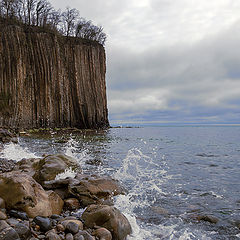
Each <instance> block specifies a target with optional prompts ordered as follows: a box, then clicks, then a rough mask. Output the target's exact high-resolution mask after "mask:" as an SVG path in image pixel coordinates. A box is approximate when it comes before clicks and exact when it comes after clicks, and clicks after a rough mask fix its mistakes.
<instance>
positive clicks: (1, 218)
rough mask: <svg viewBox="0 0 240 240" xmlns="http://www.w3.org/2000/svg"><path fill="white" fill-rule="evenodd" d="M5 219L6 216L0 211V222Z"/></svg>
mask: <svg viewBox="0 0 240 240" xmlns="http://www.w3.org/2000/svg"><path fill="white" fill-rule="evenodd" d="M5 219H7V215H6V214H5V213H4V212H2V211H1V210H0V220H5Z"/></svg>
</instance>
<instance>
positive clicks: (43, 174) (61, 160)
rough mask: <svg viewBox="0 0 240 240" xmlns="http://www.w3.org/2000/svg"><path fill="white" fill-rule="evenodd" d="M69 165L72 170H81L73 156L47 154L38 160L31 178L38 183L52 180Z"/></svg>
mask: <svg viewBox="0 0 240 240" xmlns="http://www.w3.org/2000/svg"><path fill="white" fill-rule="evenodd" d="M70 167H71V168H72V170H75V171H77V172H81V167H80V165H79V164H78V162H77V161H76V160H75V159H74V158H72V157H69V156H67V155H65V154H53V155H47V156H46V157H44V158H43V159H41V160H40V161H39V163H38V165H37V167H36V168H37V169H36V173H35V175H34V176H33V178H34V179H35V180H36V181H37V182H39V183H43V182H44V181H50V180H54V179H55V178H56V176H57V175H58V174H59V173H63V172H64V171H65V170H66V169H67V168H70Z"/></svg>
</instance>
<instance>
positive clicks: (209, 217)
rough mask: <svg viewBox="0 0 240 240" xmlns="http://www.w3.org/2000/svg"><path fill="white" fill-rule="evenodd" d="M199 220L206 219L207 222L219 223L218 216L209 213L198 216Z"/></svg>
mask: <svg viewBox="0 0 240 240" xmlns="http://www.w3.org/2000/svg"><path fill="white" fill-rule="evenodd" d="M197 220H198V221H205V222H210V223H215V224H216V223H217V222H218V221H219V220H218V218H216V217H213V216H209V215H199V216H197Z"/></svg>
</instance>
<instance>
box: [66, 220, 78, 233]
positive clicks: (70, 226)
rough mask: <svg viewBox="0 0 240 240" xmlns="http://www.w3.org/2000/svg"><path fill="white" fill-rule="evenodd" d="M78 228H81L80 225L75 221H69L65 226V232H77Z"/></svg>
mask: <svg viewBox="0 0 240 240" xmlns="http://www.w3.org/2000/svg"><path fill="white" fill-rule="evenodd" d="M78 230H79V225H78V224H77V223H75V222H69V223H68V224H67V225H66V228H65V232H70V233H72V234H76V233H77V232H78Z"/></svg>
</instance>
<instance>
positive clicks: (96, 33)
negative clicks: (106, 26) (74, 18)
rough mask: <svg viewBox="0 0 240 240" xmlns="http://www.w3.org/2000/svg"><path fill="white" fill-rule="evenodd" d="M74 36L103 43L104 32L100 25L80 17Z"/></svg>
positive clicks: (104, 39) (104, 38)
mask: <svg viewBox="0 0 240 240" xmlns="http://www.w3.org/2000/svg"><path fill="white" fill-rule="evenodd" d="M75 32H76V37H80V38H85V39H89V40H93V41H97V42H99V43H100V44H102V45H104V44H105V41H106V38H107V36H106V34H105V33H104V32H103V27H102V26H95V25H93V24H92V22H91V21H87V20H86V19H84V18H81V19H80V20H79V21H78V23H77V25H76V31H75Z"/></svg>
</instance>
